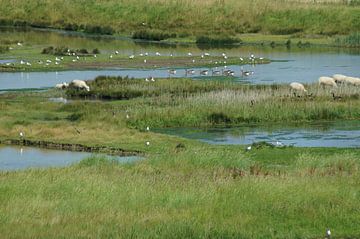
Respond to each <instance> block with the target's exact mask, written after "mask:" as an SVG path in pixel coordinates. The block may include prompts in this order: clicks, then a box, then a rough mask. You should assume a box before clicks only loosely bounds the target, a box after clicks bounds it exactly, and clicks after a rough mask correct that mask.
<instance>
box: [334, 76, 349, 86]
mask: <svg viewBox="0 0 360 239" xmlns="http://www.w3.org/2000/svg"><path fill="white" fill-rule="evenodd" d="M346 77H347V76H345V75H341V74H335V75H333V78H334V80H335V82H336V83H340V84H344V83H346V81H345V79H346Z"/></svg>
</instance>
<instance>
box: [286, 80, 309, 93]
mask: <svg viewBox="0 0 360 239" xmlns="http://www.w3.org/2000/svg"><path fill="white" fill-rule="evenodd" d="M290 88H291V90H294V91H301V92H307V90H306V89H305V87H304V85H303V84H301V83H298V82H292V83H291V84H290Z"/></svg>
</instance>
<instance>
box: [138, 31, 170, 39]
mask: <svg viewBox="0 0 360 239" xmlns="http://www.w3.org/2000/svg"><path fill="white" fill-rule="evenodd" d="M175 37H176V33H166V32H161V31H148V30H140V31H136V32H134V33H133V35H132V38H133V39H141V40H150V41H161V40H165V39H168V38H175Z"/></svg>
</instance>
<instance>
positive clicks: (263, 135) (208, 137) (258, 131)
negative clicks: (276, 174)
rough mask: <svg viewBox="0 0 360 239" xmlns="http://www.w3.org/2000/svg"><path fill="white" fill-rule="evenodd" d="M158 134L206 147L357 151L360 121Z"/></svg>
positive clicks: (170, 129)
mask: <svg viewBox="0 0 360 239" xmlns="http://www.w3.org/2000/svg"><path fill="white" fill-rule="evenodd" d="M155 131H156V132H159V133H165V134H170V135H177V136H181V137H185V138H190V139H196V140H200V141H203V142H206V143H210V144H223V145H227V144H229V145H246V144H252V143H254V142H260V141H266V142H268V143H272V144H276V142H279V143H280V144H283V145H287V146H290V145H292V146H296V147H338V148H347V147H350V148H354V147H360V121H345V122H317V123H309V124H307V125H287V126H284V125H272V126H271V127H270V126H264V125H251V126H239V127H231V128H208V129H201V128H167V129H157V130H155Z"/></svg>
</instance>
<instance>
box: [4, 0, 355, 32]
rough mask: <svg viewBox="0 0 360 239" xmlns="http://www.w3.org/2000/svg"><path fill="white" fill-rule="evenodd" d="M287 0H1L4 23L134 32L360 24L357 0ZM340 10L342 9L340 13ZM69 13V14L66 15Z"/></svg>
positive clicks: (322, 28)
mask: <svg viewBox="0 0 360 239" xmlns="http://www.w3.org/2000/svg"><path fill="white" fill-rule="evenodd" d="M317 2H318V3H313V2H311V3H310V2H309V1H285V0H274V1H266V0H256V1H246V0H240V1H235V0H224V1H221V0H207V1H202V0H197V1H190V0H184V1H182V2H181V3H179V2H178V1H173V0H172V1H163V0H151V1H147V0H132V1H121V2H119V1H114V0H111V1H106V2H103V1H97V0H95V1H91V2H86V4H85V5H84V3H83V2H82V1H80V0H76V1H72V2H71V3H70V2H66V1H64V0H56V1H49V0H46V1H40V0H36V1H31V2H27V1H24V0H17V1H13V2H12V4H7V2H5V1H4V0H3V1H0V4H1V5H3V6H4V7H3V8H1V10H0V14H1V16H2V21H1V22H2V25H16V26H23V25H25V26H26V25H30V26H38V27H55V28H61V29H70V30H80V31H87V32H92V33H100V34H101V33H105V34H111V33H113V32H117V33H122V34H125V35H130V36H131V35H133V33H135V32H141V31H147V32H152V31H159V32H166V33H169V34H170V35H171V34H176V35H177V36H206V35H208V34H210V35H212V36H218V35H229V36H234V35H236V34H242V33H265V34H268V33H271V34H294V33H295V34H301V35H302V36H306V35H314V34H316V35H336V34H340V35H348V34H350V33H352V32H355V31H357V30H358V29H359V19H358V16H359V3H358V2H357V1H351V2H352V4H346V3H344V1H336V2H331V3H323V2H321V1H317ZM339 13H340V14H339ZM64 19H66V20H64Z"/></svg>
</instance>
